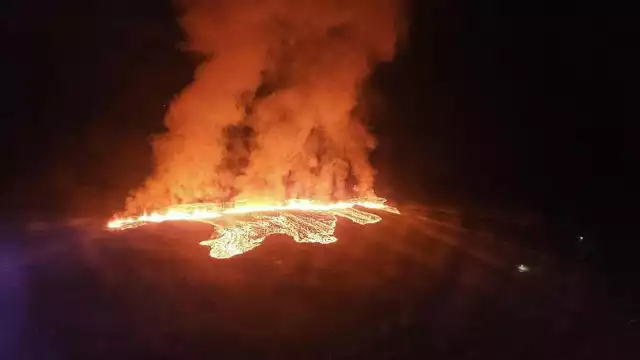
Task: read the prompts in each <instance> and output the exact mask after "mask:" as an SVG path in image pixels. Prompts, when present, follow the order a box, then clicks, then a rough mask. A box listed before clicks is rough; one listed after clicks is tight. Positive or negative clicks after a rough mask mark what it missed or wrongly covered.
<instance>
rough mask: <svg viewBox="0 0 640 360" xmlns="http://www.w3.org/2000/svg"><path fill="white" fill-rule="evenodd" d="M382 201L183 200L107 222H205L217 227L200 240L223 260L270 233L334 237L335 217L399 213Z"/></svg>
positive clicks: (369, 218)
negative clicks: (242, 201)
mask: <svg viewBox="0 0 640 360" xmlns="http://www.w3.org/2000/svg"><path fill="white" fill-rule="evenodd" d="M385 203H386V200H385V199H382V198H370V199H355V200H350V201H341V202H333V203H323V202H316V201H312V200H298V199H296V200H289V201H287V202H285V203H281V204H270V205H269V204H248V203H244V204H243V203H240V202H237V203H233V204H230V206H225V205H223V204H217V203H199V204H185V205H177V206H171V207H169V208H167V209H164V210H162V211H157V212H152V213H151V214H146V213H145V214H143V215H140V216H135V217H125V218H120V217H115V218H114V219H113V220H111V221H109V223H108V224H107V227H108V228H109V229H113V230H118V229H120V230H123V229H129V228H135V227H139V226H143V225H145V224H148V223H160V222H165V221H197V222H204V223H208V224H211V225H213V226H214V227H215V228H216V231H215V232H214V234H212V236H211V237H210V238H209V239H208V240H205V241H202V242H201V243H200V244H201V245H204V246H208V247H209V248H210V252H209V255H210V256H211V257H213V258H218V259H224V258H230V257H232V256H235V255H238V254H242V253H245V252H247V251H249V250H251V249H253V248H255V247H256V246H258V245H260V244H261V243H262V241H263V240H264V239H265V238H266V237H267V236H269V235H272V234H285V235H289V236H291V237H292V238H293V239H294V240H295V241H296V242H300V243H321V244H328V243H332V242H335V241H336V240H337V239H336V237H335V236H334V235H333V234H334V231H335V228H336V223H337V220H338V219H337V218H338V217H342V218H346V219H349V220H351V221H353V222H355V223H357V224H361V225H365V224H371V223H376V222H378V221H380V220H381V217H380V216H379V215H376V214H373V213H371V212H368V211H366V210H381V211H385V212H390V213H395V214H399V213H400V212H399V211H398V209H396V208H395V207H392V206H389V205H386V204H385Z"/></svg>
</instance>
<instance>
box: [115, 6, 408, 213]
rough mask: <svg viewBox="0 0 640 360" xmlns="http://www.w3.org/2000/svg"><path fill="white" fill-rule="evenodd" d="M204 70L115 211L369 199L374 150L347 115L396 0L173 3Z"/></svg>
mask: <svg viewBox="0 0 640 360" xmlns="http://www.w3.org/2000/svg"><path fill="white" fill-rule="evenodd" d="M183 8H184V13H183V16H182V17H181V19H180V21H181V24H182V26H183V28H184V30H185V32H186V34H187V38H188V40H187V41H188V50H189V51H194V52H197V53H199V54H201V55H203V56H204V58H205V59H206V60H205V61H204V62H203V63H202V64H200V66H199V67H198V68H197V70H196V72H195V75H194V80H193V82H192V83H191V84H190V85H189V86H188V87H187V88H185V89H184V90H183V91H182V92H181V93H180V94H179V95H178V96H177V97H176V98H175V99H174V101H173V102H172V104H171V106H170V109H169V111H168V113H167V115H166V119H165V124H166V127H167V132H166V133H164V134H161V135H159V136H157V137H156V138H155V139H154V140H153V148H154V156H155V163H156V166H155V170H154V173H153V174H152V175H151V176H150V177H149V178H148V179H147V181H146V182H145V183H144V184H143V185H142V186H141V187H140V188H139V189H136V190H135V191H134V192H133V194H132V196H131V197H130V198H129V199H128V201H127V210H128V211H131V212H137V211H139V210H141V209H142V208H154V207H162V206H167V205H170V204H177V203H186V202H195V201H213V200H230V199H252V200H270V201H273V200H276V201H278V200H283V199H285V198H295V197H304V198H316V199H327V198H344V197H349V196H354V195H355V196H367V195H373V181H374V175H375V171H374V169H373V168H372V167H371V165H370V163H369V161H368V155H369V153H370V151H371V150H372V149H373V148H374V146H375V139H374V138H373V137H372V135H371V134H370V133H369V131H368V129H367V126H366V124H365V123H364V122H363V119H362V118H360V117H358V116H357V114H355V112H354V108H355V107H356V105H357V99H358V95H359V93H360V90H361V88H362V86H363V82H364V81H365V80H366V78H367V76H368V75H369V73H370V72H371V71H372V69H373V67H374V66H375V65H376V63H379V62H383V61H389V60H391V59H392V58H393V56H394V53H395V49H396V44H397V41H398V38H399V35H400V33H401V29H402V25H403V23H402V17H401V15H402V3H401V1H400V0H351V1H349V0H342V1H340V0H333V1H331V0H324V1H320V0H314V1H298V0H262V1H259V0H245V1H237V0H236V1H234V0H220V1H205V0H194V1H185V2H183Z"/></svg>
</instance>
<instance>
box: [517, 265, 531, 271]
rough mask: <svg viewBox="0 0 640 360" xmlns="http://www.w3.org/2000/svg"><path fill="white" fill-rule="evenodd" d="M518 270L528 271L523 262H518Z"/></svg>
mask: <svg viewBox="0 0 640 360" xmlns="http://www.w3.org/2000/svg"><path fill="white" fill-rule="evenodd" d="M518 271H519V272H527V271H529V267H528V266H527V265H525V264H520V265H518Z"/></svg>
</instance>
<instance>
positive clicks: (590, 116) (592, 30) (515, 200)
mask: <svg viewBox="0 0 640 360" xmlns="http://www.w3.org/2000/svg"><path fill="white" fill-rule="evenodd" d="M13 3H14V4H13V5H9V8H8V9H7V11H3V17H4V19H3V33H4V36H6V39H7V40H6V41H4V42H3V60H4V61H5V65H4V66H2V71H3V72H4V73H3V75H2V79H3V84H2V86H3V87H4V89H5V91H4V95H3V97H2V99H3V101H4V102H5V105H3V106H2V109H3V116H2V117H3V121H4V122H3V124H5V125H4V127H3V131H2V136H3V140H2V141H1V146H2V151H1V154H2V161H3V164H6V165H3V168H5V169H8V171H7V173H8V174H9V176H5V177H4V178H3V180H4V182H5V184H4V186H3V192H4V194H3V199H6V200H5V201H4V203H5V204H6V205H7V206H5V208H4V209H3V214H5V215H6V216H11V215H21V216H22V215H24V216H27V217H30V218H37V217H40V218H42V217H44V218H46V217H54V216H60V215H61V214H63V215H65V216H66V215H67V214H77V213H79V212H84V213H92V214H109V213H110V212H111V211H112V210H117V209H118V208H119V206H121V204H122V201H123V199H124V197H125V195H126V192H127V191H128V190H129V189H130V188H132V187H134V186H135V185H136V184H138V183H139V182H140V181H141V180H142V179H143V178H144V176H145V173H146V172H147V171H148V169H149V167H150V158H151V154H150V149H149V147H148V144H147V140H146V139H147V137H148V136H149V135H150V134H152V133H154V132H157V131H160V130H161V129H162V117H163V113H164V111H165V108H164V105H165V104H167V102H168V101H170V99H171V98H172V96H173V95H174V94H175V93H177V92H178V91H179V90H180V89H181V88H182V87H183V86H184V85H185V84H187V83H188V82H189V80H190V77H191V73H192V70H193V67H194V65H195V64H196V63H197V59H195V58H193V57H190V56H189V55H188V54H185V53H182V52H180V51H179V50H178V45H179V43H180V41H181V39H182V38H181V36H182V35H181V31H180V28H179V26H178V24H177V22H176V12H175V9H174V8H172V6H171V4H170V3H169V2H163V1H147V0H145V1H121V0H117V1H116V0H113V1H62V0H57V1H34V2H28V3H27V2H18V1H15V2H13ZM5 6H7V5H5ZM603 6H604V5H602V3H600V4H596V3H593V4H591V3H588V2H573V3H572V2H551V1H535V2H533V1H530V2H514V1H464V0H449V1H447V0H432V1H424V2H422V1H421V2H416V4H414V6H413V11H412V15H411V32H410V35H411V36H410V39H409V41H408V45H407V46H405V48H404V49H403V50H402V52H401V53H400V54H399V56H398V58H397V60H396V61H395V62H394V63H392V64H388V65H385V66H383V67H381V68H380V69H379V71H378V72H376V74H375V75H374V80H373V83H375V84H377V85H378V88H379V89H380V90H382V94H383V96H384V97H385V98H386V100H387V101H386V104H385V106H381V107H380V111H378V112H377V115H376V119H375V122H374V127H375V132H376V133H377V135H378V138H379V141H380V146H379V149H378V150H377V151H376V153H375V155H374V162H375V163H376V165H377V167H378V169H379V170H380V176H379V180H380V189H382V192H383V193H384V192H387V193H389V194H390V195H391V196H392V197H394V198H396V199H398V200H407V199H416V200H419V201H428V202H429V201H431V202H437V203H444V204H452V205H453V206H455V207H459V208H462V209H467V208H474V209H475V208H491V209H498V211H500V212H504V213H506V212H509V211H519V212H527V213H528V212H531V213H536V214H541V216H542V217H543V218H544V219H545V221H547V222H549V223H552V224H555V225H558V226H560V227H567V228H571V229H574V228H576V229H581V231H584V232H587V233H589V234H594V235H593V236H594V237H595V238H597V239H598V240H597V241H598V246H599V247H600V248H602V251H604V252H605V253H607V254H612V255H611V256H613V254H615V260H610V262H612V263H624V262H622V261H619V260H620V259H631V255H630V253H631V252H630V251H629V250H630V249H632V248H633V245H632V244H630V241H629V239H630V236H628V235H629V233H628V230H629V227H628V226H630V225H631V224H632V223H633V221H632V219H631V215H632V207H631V204H632V203H633V201H632V200H631V194H632V189H633V188H634V186H633V185H635V181H633V180H632V173H633V170H634V169H633V168H634V165H635V164H637V155H636V154H637V150H636V146H635V142H634V137H635V133H634V132H632V131H631V122H632V119H635V118H636V115H637V110H636V109H635V108H634V107H632V105H634V103H633V102H632V101H633V98H632V94H633V92H632V90H633V89H634V88H636V87H637V86H636V84H637V77H635V70H636V69H635V67H636V66H637V64H638V61H637V58H634V56H633V45H634V42H633V41H632V38H633V36H632V25H633V20H634V19H633V18H632V17H631V15H630V12H629V11H626V10H625V9H617V8H615V6H614V5H612V4H610V3H607V5H606V6H607V8H603ZM390 189H393V190H390ZM603 256H604V255H603ZM607 256H609V255H607ZM605 257H606V256H605Z"/></svg>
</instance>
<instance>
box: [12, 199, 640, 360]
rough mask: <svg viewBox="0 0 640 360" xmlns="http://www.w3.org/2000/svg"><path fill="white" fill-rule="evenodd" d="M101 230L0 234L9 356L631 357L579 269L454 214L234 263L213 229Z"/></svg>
mask: <svg viewBox="0 0 640 360" xmlns="http://www.w3.org/2000/svg"><path fill="white" fill-rule="evenodd" d="M101 227H102V222H101V221H92V220H86V221H76V222H75V223H73V224H71V223H70V224H65V225H63V224H51V223H49V224H46V223H41V224H33V223H32V224H31V225H30V226H28V227H27V228H26V229H21V230H15V231H9V230H7V231H4V234H2V236H3V237H4V238H5V240H7V239H8V240H9V241H5V242H4V243H6V244H8V245H7V246H5V249H3V251H2V256H1V259H2V294H3V297H4V300H3V302H2V308H1V310H0V311H1V313H0V315H1V317H2V321H1V322H0V324H1V325H0V330H1V332H2V338H1V339H2V341H3V344H2V345H3V347H4V349H3V354H4V355H3V358H6V359H262V358H269V359H426V358H428V357H431V358H433V359H631V358H634V357H633V356H630V354H632V353H633V351H636V350H634V349H635V348H636V346H637V344H636V343H637V340H638V332H637V329H638V326H637V324H635V321H634V319H632V318H629V316H628V312H627V310H626V309H627V308H626V307H625V306H626V305H625V303H624V301H619V300H618V299H616V298H614V297H612V296H608V295H605V294H607V292H606V291H604V288H603V287H602V286H601V285H600V282H598V281H597V280H596V279H594V278H593V277H592V276H590V274H589V272H588V271H587V270H586V269H585V268H583V267H581V266H579V265H576V264H573V263H570V262H567V261H561V260H559V259H558V258H554V257H551V256H548V255H545V254H543V253H542V252H535V251H533V250H527V248H526V247H524V246H521V245H518V244H519V243H518V242H517V241H515V240H513V239H505V238H502V237H500V236H496V235H495V232H491V231H488V230H484V231H480V230H477V231H469V230H464V229H463V227H461V225H460V220H459V219H458V217H457V216H456V215H455V214H453V213H447V212H441V211H440V212H435V211H427V210H424V209H422V210H418V209H414V210H411V209H408V210H405V211H404V213H403V215H400V216H396V215H386V216H384V219H383V221H382V222H381V223H378V224H374V225H369V226H365V227H361V226H359V225H355V224H352V223H350V222H348V221H343V220H341V221H339V223H338V230H337V236H338V238H339V239H340V240H339V241H338V242H337V243H334V244H330V245H317V244H297V243H294V242H293V241H292V240H291V239H290V238H287V237H285V236H273V237H270V238H267V240H266V241H265V243H264V244H263V245H261V246H259V247H258V248H256V249H254V250H253V251H250V252H248V253H245V254H243V255H240V256H237V257H234V258H232V259H227V260H216V259H212V258H209V257H208V251H207V250H208V249H207V248H206V247H202V246H200V245H199V244H198V242H199V241H200V240H203V239H205V238H206V237H207V236H209V234H210V232H211V231H212V229H211V227H210V226H208V225H204V224H188V223H173V224H160V225H149V226H146V227H142V228H138V229H132V230H128V231H124V232H108V231H104V230H102V228H101ZM503 236H507V235H503ZM12 240H13V241H12ZM519 264H526V265H527V266H528V268H529V271H527V272H520V271H518V268H517V266H518V265H519ZM5 355H8V357H4V356H5Z"/></svg>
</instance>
